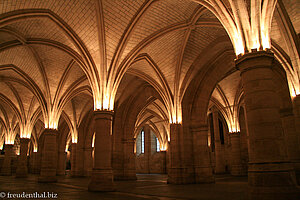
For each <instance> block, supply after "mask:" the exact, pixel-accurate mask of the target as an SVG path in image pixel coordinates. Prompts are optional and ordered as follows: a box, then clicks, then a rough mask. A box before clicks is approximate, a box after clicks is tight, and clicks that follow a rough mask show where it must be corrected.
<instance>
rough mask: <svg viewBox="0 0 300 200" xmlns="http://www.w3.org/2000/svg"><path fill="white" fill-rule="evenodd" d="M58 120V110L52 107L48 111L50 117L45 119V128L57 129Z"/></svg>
mask: <svg viewBox="0 0 300 200" xmlns="http://www.w3.org/2000/svg"><path fill="white" fill-rule="evenodd" d="M58 120H59V116H58V112H57V111H55V110H53V109H52V110H51V111H50V112H49V113H48V118H46V119H45V128H48V129H57V127H58Z"/></svg>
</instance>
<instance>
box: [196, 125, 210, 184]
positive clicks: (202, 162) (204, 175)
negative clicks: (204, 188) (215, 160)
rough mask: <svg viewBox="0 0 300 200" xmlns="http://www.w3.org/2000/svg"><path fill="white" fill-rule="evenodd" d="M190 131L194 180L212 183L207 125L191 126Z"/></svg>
mask: <svg viewBox="0 0 300 200" xmlns="http://www.w3.org/2000/svg"><path fill="white" fill-rule="evenodd" d="M191 131H192V134H193V149H194V152H193V154H194V169H195V182H196V183H214V182H215V178H214V175H213V172H212V166H211V161H210V156H209V147H208V127H207V125H203V126H199V125H198V126H194V127H191Z"/></svg>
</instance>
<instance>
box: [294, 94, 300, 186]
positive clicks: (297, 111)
mask: <svg viewBox="0 0 300 200" xmlns="http://www.w3.org/2000/svg"><path fill="white" fill-rule="evenodd" d="M293 107H294V108H293V110H294V120H295V128H296V133H297V136H298V139H296V138H295V140H297V141H298V150H296V151H298V152H299V151H300V150H299V148H300V95H297V96H296V97H294V98H293ZM294 142H295V141H294ZM298 156H299V154H298ZM295 167H296V168H297V169H296V178H297V182H298V185H300V171H299V166H298V165H297V166H295Z"/></svg>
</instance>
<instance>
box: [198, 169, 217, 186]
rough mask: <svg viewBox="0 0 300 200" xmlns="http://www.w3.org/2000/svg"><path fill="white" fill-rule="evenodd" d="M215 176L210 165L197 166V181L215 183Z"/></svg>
mask: <svg viewBox="0 0 300 200" xmlns="http://www.w3.org/2000/svg"><path fill="white" fill-rule="evenodd" d="M214 182H215V177H214V175H213V173H212V169H211V168H210V167H195V183H214Z"/></svg>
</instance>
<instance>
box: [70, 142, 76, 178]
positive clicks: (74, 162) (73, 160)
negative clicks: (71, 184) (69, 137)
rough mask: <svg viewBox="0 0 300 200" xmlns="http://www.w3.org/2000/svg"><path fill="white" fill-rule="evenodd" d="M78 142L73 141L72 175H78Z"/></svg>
mask: <svg viewBox="0 0 300 200" xmlns="http://www.w3.org/2000/svg"><path fill="white" fill-rule="evenodd" d="M76 158H77V143H72V144H71V159H70V160H71V176H76V175H77V174H76V171H77V166H76V165H77V161H76Z"/></svg>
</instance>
